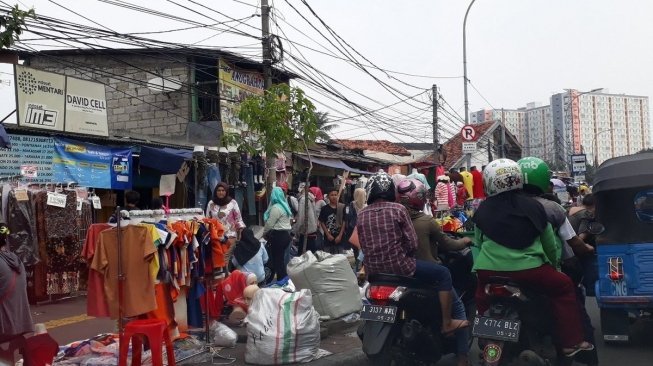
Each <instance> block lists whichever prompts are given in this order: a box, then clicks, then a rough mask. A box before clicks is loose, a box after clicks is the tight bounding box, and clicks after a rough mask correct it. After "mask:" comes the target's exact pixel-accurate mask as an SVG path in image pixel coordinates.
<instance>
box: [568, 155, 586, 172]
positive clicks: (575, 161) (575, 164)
mask: <svg viewBox="0 0 653 366" xmlns="http://www.w3.org/2000/svg"><path fill="white" fill-rule="evenodd" d="M586 170H587V166H586V157H585V154H581V155H572V156H571V171H572V172H574V173H584V172H585V171H586Z"/></svg>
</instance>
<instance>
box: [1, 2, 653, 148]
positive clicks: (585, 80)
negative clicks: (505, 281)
mask: <svg viewBox="0 0 653 366" xmlns="http://www.w3.org/2000/svg"><path fill="white" fill-rule="evenodd" d="M5 1H6V0H5ZM128 1H129V2H131V3H138V4H140V5H142V6H147V7H149V8H152V9H156V10H159V11H162V12H168V13H171V14H175V15H177V16H180V17H184V18H188V19H193V20H196V21H199V22H202V23H207V24H208V23H212V20H213V22H220V21H225V20H228V19H227V18H225V17H224V16H221V15H219V14H217V13H215V12H211V11H210V10H209V9H208V8H203V7H202V6H200V5H198V4H203V5H205V6H206V7H209V8H212V9H215V10H217V11H219V12H222V13H223V14H225V15H228V16H230V17H233V18H237V19H241V18H245V17H249V16H251V15H254V13H255V12H257V13H259V14H260V12H259V11H258V10H257V9H256V5H259V4H260V2H257V0H219V1H215V0H214V1H209V0H193V1H188V0H174V2H176V3H178V4H181V5H183V6H187V7H191V8H193V9H195V10H197V11H198V12H199V13H201V14H204V16H202V15H200V14H197V13H193V12H191V11H189V10H185V9H183V8H181V7H180V6H178V5H175V4H174V3H173V2H171V1H164V0H149V1H137V0H128ZM288 1H290V2H291V3H292V4H293V5H294V6H295V7H296V9H297V10H298V11H299V12H301V13H302V14H303V15H304V16H305V17H306V18H307V19H308V20H309V21H310V22H311V23H312V24H314V25H315V26H316V27H317V28H318V29H319V30H320V31H321V32H323V33H325V34H326V30H325V29H324V27H323V26H322V25H320V24H319V22H318V20H317V19H316V18H315V17H314V16H313V15H312V14H311V13H310V12H309V9H308V8H307V7H306V6H305V5H304V4H302V3H301V1H299V0H288ZM11 3H13V1H11ZM19 3H21V4H23V6H34V7H35V9H36V12H37V14H41V15H47V16H52V17H56V18H62V19H66V20H69V21H73V22H76V23H81V24H89V25H92V24H91V23H90V22H89V21H87V20H85V19H83V18H81V17H80V16H78V15H75V14H73V13H72V12H69V11H67V10H65V9H63V8H61V7H59V6H58V5H56V3H58V4H61V5H63V6H65V7H68V8H69V9H71V10H73V11H75V12H78V13H79V14H81V15H83V16H85V17H88V18H89V19H91V20H93V21H96V22H98V23H100V24H102V25H103V26H106V27H109V28H111V29H113V30H115V31H118V32H121V33H127V32H144V31H160V30H167V29H176V28H181V27H187V26H188V24H184V23H180V22H177V21H171V20H165V19H162V18H160V17H155V16H148V15H143V14H140V13H136V12H134V11H130V10H127V9H122V8H119V7H116V6H115V5H109V4H106V3H103V2H101V1H98V0H84V1H80V0H54V2H52V1H46V0H33V1H29V0H21V1H19ZM247 4H251V5H253V6H249V5H247ZM309 4H310V5H311V7H313V9H314V10H315V12H316V13H317V14H318V15H319V16H320V17H321V18H322V20H324V22H325V23H326V24H328V25H329V26H330V27H331V28H332V29H333V30H334V31H335V32H337V33H338V34H339V35H340V36H341V37H342V38H343V39H344V40H345V41H347V42H348V43H349V44H350V45H351V46H353V48H355V49H356V50H357V51H359V52H360V54H362V55H363V56H365V57H366V58H367V59H369V60H370V61H371V62H373V63H374V64H376V65H378V66H379V67H381V68H384V69H388V70H392V71H399V72H403V73H411V74H419V75H428V76H439V77H447V78H443V79H432V78H421V77H419V78H418V77H410V76H405V75H401V74H390V75H392V76H394V77H396V78H397V79H399V80H401V81H398V80H394V79H389V78H388V76H386V75H385V74H383V73H380V72H373V74H374V75H375V76H377V77H378V78H379V79H381V80H383V81H385V82H387V83H388V84H390V85H391V86H393V87H395V88H396V89H398V90H399V91H400V92H401V93H404V94H405V95H408V96H412V95H415V94H418V93H420V90H419V89H416V88H414V87H412V86H408V85H405V84H404V83H402V82H405V83H407V84H411V85H414V86H417V87H420V88H422V89H424V90H426V89H430V87H431V85H432V84H433V83H437V84H438V86H439V88H440V93H442V95H443V97H444V98H445V100H446V101H447V102H448V103H449V105H450V106H451V109H453V110H455V112H457V113H458V114H460V115H461V116H462V115H463V80H462V77H461V76H462V73H463V66H462V24H463V17H464V14H465V10H466V7H467V5H468V1H463V0H429V1H427V0H424V1H418V0H404V1H389V0H309ZM273 6H274V10H273V14H274V16H275V17H276V18H275V19H276V21H277V23H278V25H279V26H278V27H277V26H275V25H273V27H272V31H273V33H277V34H281V30H283V31H284V32H285V33H286V36H287V37H286V36H284V37H283V38H288V39H290V40H291V41H293V42H298V43H301V44H303V45H305V46H310V47H312V48H315V49H319V50H323V51H326V50H327V49H328V50H332V51H333V52H337V51H335V49H334V47H333V46H331V45H330V44H329V43H328V42H327V41H326V40H324V39H323V38H321V36H320V35H319V34H318V33H317V32H316V31H315V30H313V29H312V28H311V27H310V26H309V24H308V23H307V22H306V21H304V20H303V19H301V18H300V17H299V15H297V13H295V11H294V10H293V9H292V8H291V7H290V6H289V5H288V3H287V2H286V1H285V0H274V2H273ZM652 10H653V3H652V2H650V1H647V0H619V1H615V0H477V1H476V3H475V4H474V6H473V7H472V10H471V12H470V16H469V18H468V24H467V51H468V54H467V60H468V75H469V79H470V80H471V83H472V85H473V86H474V87H475V88H476V89H478V91H476V90H475V89H474V88H473V87H470V88H469V100H470V111H476V110H479V109H482V108H490V107H496V108H501V107H505V108H518V107H522V106H525V104H526V103H528V102H533V101H535V102H540V103H543V104H548V98H549V97H550V95H551V94H552V93H557V92H561V91H562V90H563V89H565V88H576V89H579V90H580V91H584V90H590V89H594V88H606V89H608V90H609V91H610V92H612V93H626V94H633V95H645V96H649V95H651V94H652V93H651V91H652V90H653V74H652V73H651V65H653V47H651V46H650V44H651V41H650V36H651V35H653V22H652V21H651V13H652V12H651V11H652ZM209 18H210V19H209ZM260 21H261V20H260V17H251V18H250V19H249V20H247V21H246V22H245V23H243V24H239V23H236V22H231V23H229V24H230V25H232V26H235V27H236V28H237V29H239V30H242V31H243V32H247V33H251V34H252V35H256V36H259V35H260V30H258V28H260ZM245 24H249V25H250V26H247V25H245ZM291 25H292V26H294V27H296V28H297V29H298V30H300V31H302V32H304V33H306V34H307V35H308V36H309V37H310V38H313V39H314V40H315V41H317V42H318V43H315V41H313V40H311V39H308V38H307V37H306V36H304V35H302V34H300V33H299V32H298V31H297V30H295V29H293V28H292V27H291ZM95 26H97V25H95ZM148 37H157V38H158V39H165V40H168V41H175V42H183V43H185V44H191V43H195V42H199V43H197V45H198V46H201V45H212V46H226V47H232V46H242V45H247V46H248V47H249V48H242V49H235V51H237V52H242V53H245V54H247V55H249V56H260V51H259V50H257V49H256V48H257V46H258V45H257V40H255V39H253V38H248V37H240V36H234V35H230V34H227V33H222V34H218V32H217V31H214V30H209V29H202V30H188V31H184V32H175V33H168V34H165V35H160V36H157V35H151V36H148ZM208 37H210V38H209V39H206V38H208ZM205 39H206V40H205ZM203 40H204V41H203ZM283 42H284V49H285V50H286V52H287V53H290V54H292V55H294V56H295V57H300V53H299V52H301V54H302V55H303V57H302V58H304V57H305V58H306V59H307V60H308V61H309V63H310V65H312V66H313V67H314V68H316V69H319V70H321V71H322V72H324V73H326V74H327V75H329V76H331V77H332V78H334V79H336V80H337V81H339V82H341V83H343V84H345V85H346V86H347V87H349V88H351V89H353V91H352V90H348V89H346V88H345V87H344V86H342V85H339V84H336V83H335V82H332V85H333V87H334V88H335V89H337V90H338V91H339V92H342V93H343V94H344V95H345V96H347V98H349V99H351V100H353V101H355V102H357V103H360V104H362V105H364V106H365V107H368V108H370V109H377V108H381V107H383V106H385V105H389V104H393V103H397V102H398V101H399V99H403V97H401V95H400V94H398V92H394V93H395V94H397V95H392V94H391V93H389V92H388V91H387V90H386V89H384V87H383V86H381V85H380V84H379V83H378V82H376V81H374V80H373V79H372V78H371V77H370V76H369V75H367V74H365V73H364V72H362V71H361V70H360V69H357V68H354V67H353V66H351V64H349V63H346V62H344V61H341V60H337V59H334V58H333V57H328V56H325V55H322V54H319V53H317V52H314V51H311V50H308V49H306V48H302V47H300V46H298V45H296V44H294V43H292V42H288V41H287V40H284V41H283ZM41 48H43V47H41ZM340 57H342V55H341V54H340ZM356 57H357V58H358V59H359V60H361V61H362V58H361V57H360V56H358V55H356ZM284 65H285V66H286V67H289V68H293V66H292V65H291V64H290V61H289V60H286V61H284ZM305 89H306V91H307V93H308V94H309V95H310V96H312V97H314V98H315V99H316V101H317V102H318V107H319V109H320V110H325V111H330V112H331V115H332V116H333V117H334V118H342V117H344V116H351V115H356V114H358V113H360V112H359V111H356V110H353V109H351V108H348V107H343V106H341V105H339V104H336V103H335V102H333V101H330V100H328V99H326V98H325V97H323V96H321V95H319V94H317V93H315V92H312V91H311V90H310V89H308V88H305ZM479 92H480V93H479ZM416 99H417V100H416V101H411V102H410V104H407V103H399V104H397V105H396V106H394V107H393V109H384V110H383V113H385V116H386V117H387V118H389V119H391V118H392V119H396V120H400V119H401V118H402V117H401V116H402V115H403V116H407V117H406V118H407V119H410V120H411V122H409V123H407V124H406V126H409V128H408V131H410V132H407V133H405V134H401V133H400V132H401V131H400V130H401V127H399V128H396V129H393V130H390V127H387V126H388V123H389V122H388V121H386V122H385V124H375V123H373V122H372V121H369V120H366V119H365V118H361V117H359V121H349V122H348V121H347V120H342V121H339V122H338V123H339V125H340V129H339V131H341V132H340V133H338V135H337V136H339V137H352V138H353V137H357V138H364V139H368V138H369V139H371V138H389V139H392V140H395V141H406V142H408V141H413V140H415V139H416V138H418V137H421V138H423V139H425V140H428V139H429V138H430V133H431V132H430V130H429V127H428V122H429V120H430V113H431V112H430V110H428V111H427V110H425V109H424V108H426V107H427V105H426V104H424V103H430V102H429V97H428V95H427V94H423V95H421V96H419V97H417V98H416ZM447 119H449V120H450V121H447ZM456 119H457V118H456V117H454V113H453V111H451V113H450V115H446V114H444V115H443V124H445V127H446V128H447V129H448V131H449V132H451V131H453V130H457V129H458V128H459V127H458V126H459V125H460V124H461V123H460V122H457V125H454V123H455V120H456ZM420 127H421V129H420ZM384 131H385V132H384ZM388 131H391V132H389V133H387V132H388ZM448 134H450V133H447V131H445V133H444V135H445V136H447V135H448Z"/></svg>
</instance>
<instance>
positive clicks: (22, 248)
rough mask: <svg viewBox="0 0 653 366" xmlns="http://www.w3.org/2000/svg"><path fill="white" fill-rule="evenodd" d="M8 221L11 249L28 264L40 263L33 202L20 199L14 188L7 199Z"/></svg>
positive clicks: (8, 242)
mask: <svg viewBox="0 0 653 366" xmlns="http://www.w3.org/2000/svg"><path fill="white" fill-rule="evenodd" d="M5 188H6V187H5ZM3 193H4V192H3ZM28 197H29V196H28ZM6 223H7V227H8V228H9V231H10V234H9V236H8V237H7V244H9V250H11V251H12V252H13V253H15V254H16V255H17V256H18V258H20V260H21V261H22V262H23V263H24V264H25V265H26V266H31V265H34V264H36V263H38V261H39V253H38V245H37V241H36V222H35V216H34V211H33V209H32V204H31V203H30V201H29V200H27V201H18V200H17V199H16V194H15V192H14V191H13V190H11V191H10V192H9V195H8V199H7V221H6Z"/></svg>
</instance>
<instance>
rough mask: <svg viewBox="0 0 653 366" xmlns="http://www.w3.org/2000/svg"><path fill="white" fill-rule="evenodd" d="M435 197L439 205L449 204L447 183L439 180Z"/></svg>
mask: <svg viewBox="0 0 653 366" xmlns="http://www.w3.org/2000/svg"><path fill="white" fill-rule="evenodd" d="M435 199H437V202H438V206H440V205H447V206H448V205H449V189H448V188H447V184H446V183H442V182H438V184H437V185H436V186H435Z"/></svg>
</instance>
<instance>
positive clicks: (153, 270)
mask: <svg viewBox="0 0 653 366" xmlns="http://www.w3.org/2000/svg"><path fill="white" fill-rule="evenodd" d="M138 225H139V226H142V227H144V228H146V229H147V230H148V231H149V232H150V235H151V236H152V245H153V246H154V248H157V247H158V246H159V245H161V243H162V242H161V235H159V231H158V230H157V229H156V226H154V225H152V224H138ZM160 267H161V264H160V263H159V255H158V253H154V258H153V259H152V261H151V262H150V274H151V275H152V278H154V279H155V281H154V283H158V280H156V277H157V274H158V273H159V268H160Z"/></svg>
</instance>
